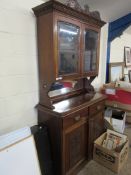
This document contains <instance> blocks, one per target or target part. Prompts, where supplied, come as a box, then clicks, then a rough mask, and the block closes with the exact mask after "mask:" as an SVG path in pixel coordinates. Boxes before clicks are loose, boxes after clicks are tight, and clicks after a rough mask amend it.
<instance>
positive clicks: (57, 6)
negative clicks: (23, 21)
mask: <svg viewBox="0 0 131 175" xmlns="http://www.w3.org/2000/svg"><path fill="white" fill-rule="evenodd" d="M53 10H55V11H58V12H59V13H63V14H66V15H69V16H72V17H74V18H76V19H77V20H78V19H79V20H82V21H83V22H87V23H90V24H94V25H97V26H100V27H102V26H103V25H104V24H105V22H104V21H101V20H99V19H96V18H94V17H92V16H90V15H89V14H86V13H84V12H80V11H77V10H75V9H73V8H71V7H68V6H66V5H64V4H62V3H60V2H58V1H48V2H46V3H44V4H41V5H39V6H37V7H35V8H33V11H34V13H35V15H36V16H37V17H38V16H41V15H43V14H46V13H49V12H52V11H53Z"/></svg>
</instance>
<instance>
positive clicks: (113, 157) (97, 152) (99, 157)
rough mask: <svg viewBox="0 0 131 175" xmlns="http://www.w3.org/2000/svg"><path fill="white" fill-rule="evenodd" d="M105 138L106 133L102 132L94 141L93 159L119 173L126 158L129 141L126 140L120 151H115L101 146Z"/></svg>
mask: <svg viewBox="0 0 131 175" xmlns="http://www.w3.org/2000/svg"><path fill="white" fill-rule="evenodd" d="M105 138H106V133H104V134H102V135H101V136H100V137H99V138H98V139H97V140H96V141H95V142H94V152H93V159H94V160H95V161H97V162H98V163H100V164H101V165H103V166H105V167H107V168H109V169H110V170H112V171H113V172H115V173H119V171H120V170H121V168H122V167H123V165H124V164H125V162H126V161H127V158H128V152H129V141H128V140H127V141H126V143H125V144H124V146H123V148H122V149H121V151H120V152H116V151H114V150H108V149H107V148H104V147H103V146H102V143H103V141H104V139H105Z"/></svg>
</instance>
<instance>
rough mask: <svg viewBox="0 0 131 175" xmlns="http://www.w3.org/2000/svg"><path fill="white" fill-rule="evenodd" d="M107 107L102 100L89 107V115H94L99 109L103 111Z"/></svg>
mask: <svg viewBox="0 0 131 175" xmlns="http://www.w3.org/2000/svg"><path fill="white" fill-rule="evenodd" d="M104 107H105V101H100V102H98V103H95V104H94V105H92V106H90V107H89V115H90V116H91V115H93V114H95V113H97V112H99V111H102V110H103V109H104Z"/></svg>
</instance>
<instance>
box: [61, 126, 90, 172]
mask: <svg viewBox="0 0 131 175" xmlns="http://www.w3.org/2000/svg"><path fill="white" fill-rule="evenodd" d="M86 150H87V123H83V124H81V125H79V126H78V127H75V128H74V129H71V130H70V129H69V132H68V130H67V132H66V133H65V152H64V154H65V172H66V173H67V172H68V173H69V172H71V171H72V169H73V167H75V166H76V165H77V166H78V164H80V163H82V162H83V161H84V160H85V159H86V156H87V154H86V153H87V151H86ZM66 173H65V174H66ZM69 174H70V173H69Z"/></svg>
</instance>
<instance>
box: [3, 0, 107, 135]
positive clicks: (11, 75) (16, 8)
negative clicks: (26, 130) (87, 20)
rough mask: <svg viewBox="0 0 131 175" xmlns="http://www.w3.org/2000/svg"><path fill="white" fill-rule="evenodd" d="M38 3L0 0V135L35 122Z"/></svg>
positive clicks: (99, 80)
mask: <svg viewBox="0 0 131 175" xmlns="http://www.w3.org/2000/svg"><path fill="white" fill-rule="evenodd" d="M41 3H43V1H42V0H22V1H21V0H12V1H10V0H0V135H1V134H4V133H7V132H10V131H12V130H14V129H17V128H20V127H24V126H27V125H29V126H32V125H34V124H37V110H36V109H35V106H36V105H37V104H38V101H39V99H38V69H37V44H36V43H37V42H36V38H37V36H36V18H35V16H34V15H33V12H32V10H31V8H32V7H35V6H37V5H39V4H41ZM107 29H108V27H107V26H105V27H103V29H102V34H101V36H102V40H101V41H102V42H101V49H100V50H101V52H100V53H101V54H100V55H101V60H100V71H99V77H98V78H96V80H95V82H93V83H94V85H95V87H98V86H100V85H101V84H102V83H103V82H104V80H105V61H106V44H105V43H106V39H107ZM103 66H104V68H103Z"/></svg>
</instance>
